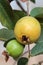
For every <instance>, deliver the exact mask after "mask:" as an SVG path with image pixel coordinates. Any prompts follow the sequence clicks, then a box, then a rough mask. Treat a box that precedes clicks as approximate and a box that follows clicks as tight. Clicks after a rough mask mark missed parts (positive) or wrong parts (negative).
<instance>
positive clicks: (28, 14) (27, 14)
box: [27, 0, 29, 16]
mask: <svg viewBox="0 0 43 65" xmlns="http://www.w3.org/2000/svg"><path fill="white" fill-rule="evenodd" d="M27 15H28V16H29V0H27Z"/></svg>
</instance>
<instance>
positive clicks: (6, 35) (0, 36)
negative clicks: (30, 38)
mask: <svg viewBox="0 0 43 65" xmlns="http://www.w3.org/2000/svg"><path fill="white" fill-rule="evenodd" d="M12 38H14V32H13V30H8V29H4V28H3V29H0V40H4V41H7V40H9V39H12Z"/></svg>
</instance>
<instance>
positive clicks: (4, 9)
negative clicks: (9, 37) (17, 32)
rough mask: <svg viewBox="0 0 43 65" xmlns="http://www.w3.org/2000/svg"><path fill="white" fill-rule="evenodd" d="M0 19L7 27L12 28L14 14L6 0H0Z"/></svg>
mask: <svg viewBox="0 0 43 65" xmlns="http://www.w3.org/2000/svg"><path fill="white" fill-rule="evenodd" d="M0 21H1V23H2V24H3V25H4V26H5V27H8V28H9V29H13V28H14V24H15V20H14V14H13V11H12V8H11V6H10V3H9V2H8V0H0Z"/></svg>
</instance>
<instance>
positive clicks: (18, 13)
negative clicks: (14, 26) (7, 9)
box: [14, 10, 27, 19]
mask: <svg viewBox="0 0 43 65" xmlns="http://www.w3.org/2000/svg"><path fill="white" fill-rule="evenodd" d="M15 13H16V15H17V16H19V19H20V18H22V17H24V16H26V15H27V14H26V13H25V12H23V11H19V10H14V14H15Z"/></svg>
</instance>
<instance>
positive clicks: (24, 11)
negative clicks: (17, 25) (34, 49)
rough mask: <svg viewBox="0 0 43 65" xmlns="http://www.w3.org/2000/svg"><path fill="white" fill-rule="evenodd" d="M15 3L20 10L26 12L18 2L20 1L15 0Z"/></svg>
mask: <svg viewBox="0 0 43 65" xmlns="http://www.w3.org/2000/svg"><path fill="white" fill-rule="evenodd" d="M16 3H17V4H18V6H19V7H20V8H21V9H22V11H24V12H25V13H27V12H26V11H25V10H24V8H23V7H22V5H21V4H20V2H19V1H18V0H16Z"/></svg>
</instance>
